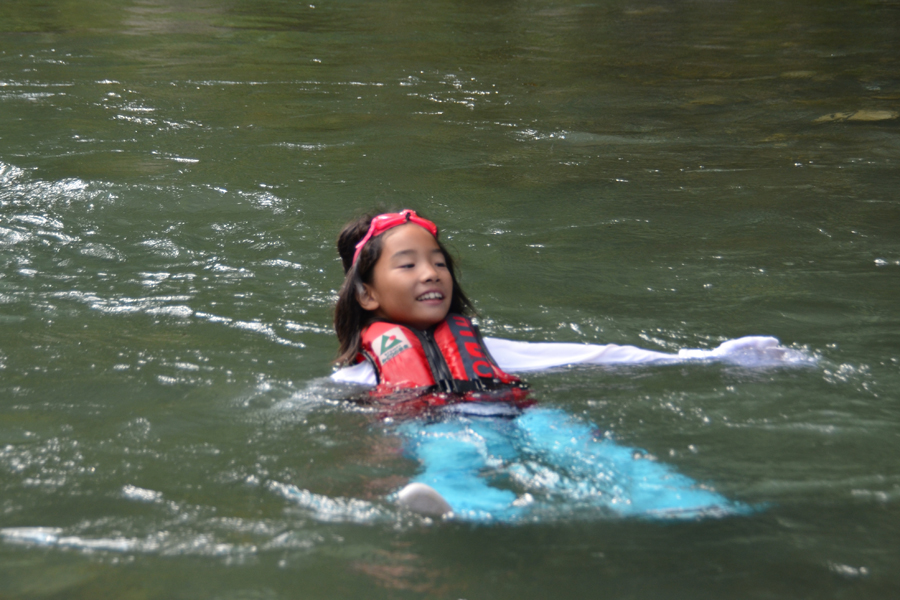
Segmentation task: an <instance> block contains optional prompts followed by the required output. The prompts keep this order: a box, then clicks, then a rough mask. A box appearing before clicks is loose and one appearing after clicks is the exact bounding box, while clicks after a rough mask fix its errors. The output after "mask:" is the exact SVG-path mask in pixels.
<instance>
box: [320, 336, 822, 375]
mask: <svg viewBox="0 0 900 600" xmlns="http://www.w3.org/2000/svg"><path fill="white" fill-rule="evenodd" d="M484 344H485V346H487V349H488V352H490V353H491V356H493V357H494V360H496V361H497V365H498V366H499V367H500V368H501V369H503V370H504V371H510V372H514V373H521V372H523V371H540V370H542V369H551V368H553V367H563V366H566V365H636V364H643V363H666V362H669V363H671V362H683V361H688V360H721V361H725V362H729V363H733V364H737V365H741V366H745V367H760V366H778V365H789V364H811V363H814V362H815V358H814V357H812V356H810V355H808V354H805V353H803V352H801V351H799V350H793V349H791V348H785V347H784V346H782V345H781V344H780V343H779V341H778V338H774V337H770V336H754V335H751V336H746V337H742V338H737V339H734V340H728V341H725V342H722V343H721V344H719V346H718V347H717V348H712V349H699V348H685V349H682V350H679V351H678V354H667V353H665V352H656V351H654V350H644V349H643V348H638V347H637V346H618V345H616V344H604V345H600V344H572V343H565V342H517V341H513V340H504V339H501V338H494V337H485V338H484ZM331 379H332V380H334V381H340V382H343V383H358V384H361V385H372V386H374V385H377V383H378V379H377V378H376V377H375V369H374V368H372V365H371V364H369V362H368V361H363V362H361V363H359V364H356V365H353V366H352V367H344V368H343V369H339V370H337V371H335V372H334V373H332V374H331Z"/></svg>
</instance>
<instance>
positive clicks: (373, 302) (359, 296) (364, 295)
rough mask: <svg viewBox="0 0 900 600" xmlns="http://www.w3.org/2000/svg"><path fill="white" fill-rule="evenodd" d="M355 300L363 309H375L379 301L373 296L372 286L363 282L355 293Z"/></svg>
mask: <svg viewBox="0 0 900 600" xmlns="http://www.w3.org/2000/svg"><path fill="white" fill-rule="evenodd" d="M356 301H357V302H359V305H360V306H362V308H363V310H368V311H370V312H371V311H376V310H378V307H379V306H380V303H379V302H378V300H377V299H376V298H375V290H373V289H372V286H370V285H368V284H366V283H364V284H363V288H362V289H361V290H359V291H357V293H356Z"/></svg>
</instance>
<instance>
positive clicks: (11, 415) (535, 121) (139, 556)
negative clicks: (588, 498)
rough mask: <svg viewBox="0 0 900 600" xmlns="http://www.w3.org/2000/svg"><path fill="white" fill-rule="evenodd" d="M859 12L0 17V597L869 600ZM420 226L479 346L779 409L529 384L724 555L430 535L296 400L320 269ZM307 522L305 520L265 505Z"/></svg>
mask: <svg viewBox="0 0 900 600" xmlns="http://www.w3.org/2000/svg"><path fill="white" fill-rule="evenodd" d="M898 21H900V12H898V9H897V6H896V5H895V4H894V3H891V2H887V1H885V2H877V1H870V2H840V1H836V0H830V1H825V2H799V3H796V2H795V3H792V4H791V5H789V6H786V5H784V4H783V3H775V2H768V1H765V2H756V3H735V2H713V1H696V2H660V3H653V2H644V1H636V2H615V1H613V2H601V3H574V2H568V1H565V0H562V1H554V2H550V1H545V0H533V1H525V2H496V3H472V2H441V1H434V2H426V3H421V2H404V1H400V0H397V1H394V0H392V1H387V2H378V3H368V2H351V1H328V2H317V1H315V0H313V3H312V4H310V3H295V2H285V1H276V0H269V1H265V2H248V1H242V0H231V1H227V2H205V1H202V0H189V1H182V2H170V1H167V0H133V1H128V2H111V1H108V0H82V1H80V2H67V1H60V2H54V3H45V2H37V1H24V2H14V3H4V4H3V6H2V7H0V331H2V337H0V486H2V487H0V489H2V493H0V535H2V538H3V542H2V544H0V595H3V596H5V597H10V598H53V597H65V598H95V597H98V596H110V597H119V598H132V597H133V598H173V597H175V598H180V597H185V598H188V597H189V598H267V599H268V598H295V597H304V598H306V597H313V598H318V597H321V598H334V597H359V596H363V595H364V596H366V597H378V598H380V597H384V598H396V597H424V596H427V597H439V598H469V599H473V598H493V597H500V598H507V597H509V598H512V597H515V598H542V597H546V596H547V595H550V594H553V595H554V596H560V595H561V596H565V597H579V596H588V595H591V596H595V595H597V594H598V593H601V592H602V593H603V594H604V595H608V596H610V597H622V598H632V597H633V598H647V597H666V598H670V597H677V596H688V595H689V596H691V597H694V598H721V597H736V598H762V597H765V598H799V597H816V598H823V597H825V598H844V597H854V598H857V597H858V598H883V597H890V595H891V592H892V591H895V590H896V589H897V587H898V584H900V581H898V577H897V574H896V568H895V565H896V563H897V561H898V558H900V556H898V552H897V549H896V540H897V538H898V533H900V512H898V500H900V472H898V468H897V461H896V458H895V457H896V456H897V455H898V453H900V444H898V437H897V430H898V429H897V428H898V424H900V407H898V393H897V390H898V389H900V373H898V369H900V336H898V331H900V329H898V325H900V312H898V309H897V300H896V298H897V297H898V293H900V202H898V200H897V197H896V189H898V184H900V177H898V170H897V163H898V160H900V132H898V124H900V120H898V118H897V113H898V111H900V105H898V100H900V81H898V78H897V73H900V64H898V62H900V61H898V55H897V52H896V49H897V42H898V33H897V32H898V31H900V22H898ZM373 206H383V207H401V206H411V207H414V208H417V209H419V210H420V211H422V212H423V213H425V214H427V215H428V216H429V217H431V218H433V219H435V220H436V221H437V222H438V224H439V225H440V226H441V228H442V235H443V236H444V239H446V240H448V241H449V245H450V247H451V248H453V250H454V252H456V254H457V256H458V259H459V263H460V267H461V271H462V283H463V285H464V286H465V289H466V291H467V293H468V294H469V295H470V296H471V297H472V298H474V299H475V300H476V304H477V306H478V309H479V311H480V314H481V322H482V328H483V329H484V331H485V332H486V333H488V334H490V335H495V336H500V337H508V338H513V339H521V340H551V341H583V342H590V343H620V344H634V345H638V346H641V347H645V348H651V349H656V350H664V351H671V352H675V351H677V349H679V348H684V347H692V348H710V347H715V346H716V345H717V344H718V343H719V342H720V341H722V340H724V339H727V338H733V337H738V336H741V335H748V334H764V335H774V336H777V337H779V338H780V339H781V340H782V342H783V343H784V344H786V345H788V346H790V347H793V348H795V349H798V350H802V351H804V352H807V353H810V354H813V355H816V356H818V357H819V362H818V363H817V365H816V366H815V367H811V368H799V369H797V368H781V369H748V368H740V367H735V366H728V365H722V364H686V365H668V366H662V365H660V366H648V367H639V368H638V367H630V368H617V369H601V368H593V369H587V368H582V369H569V370H565V369H564V370H559V371H555V372H550V373H542V374H537V375H532V376H531V377H529V381H530V383H531V384H532V386H533V388H534V389H535V395H536V397H538V398H539V399H540V401H541V402H542V403H544V404H546V405H548V406H552V407H555V408H560V409H563V410H565V411H568V412H569V413H571V414H574V415H577V416H579V417H580V418H583V419H585V420H588V421H591V422H593V423H596V424H597V425H598V426H599V427H600V428H602V429H603V430H604V431H605V432H608V433H609V435H611V436H614V438H615V439H616V440H618V441H620V442H621V443H623V444H627V445H630V446H635V447H640V448H643V449H645V450H646V451H647V452H648V453H650V454H652V455H653V456H656V457H657V458H658V459H659V460H661V461H665V462H666V463H667V464H669V465H672V466H673V467H674V468H676V469H677V470H679V471H680V472H682V473H684V474H686V475H688V476H690V477H692V478H694V479H696V480H699V481H702V482H704V483H705V484H706V485H709V486H710V487H712V488H714V489H715V490H716V491H718V492H719V493H721V494H724V495H725V496H727V497H728V498H731V499H733V500H735V501H737V502H742V503H746V504H752V505H764V506H767V507H768V508H767V509H766V510H763V511H760V512H758V513H755V514H753V515H751V516H747V517H740V518H726V519H707V520H701V521H691V522H678V523H659V522H653V521H646V520H639V519H611V518H602V517H600V516H598V518H596V519H588V520H584V519H569V518H566V517H564V516H560V518H558V519H552V518H548V519H547V520H546V521H545V522H542V523H537V524H527V525H520V526H513V527H509V526H500V527H490V526H471V525H467V524H459V523H449V524H428V523H424V522H422V521H421V520H419V519H416V518H413V517H411V516H409V515H406V514H403V513H401V512H398V511H396V510H395V509H394V508H393V507H392V505H391V504H390V503H388V502H387V501H385V499H384V498H385V496H386V495H387V494H389V493H390V492H391V491H393V490H395V489H396V488H397V487H398V486H399V485H402V483H403V481H405V480H406V478H408V477H410V476H412V475H413V474H414V473H415V472H416V465H415V464H414V463H412V462H410V461H409V460H408V459H406V458H404V456H403V454H402V452H401V450H400V447H399V441H398V439H397V438H396V437H395V436H393V435H391V432H390V430H389V429H388V428H386V427H384V426H383V425H381V424H379V422H378V421H377V419H375V418H374V416H373V415H371V414H369V413H366V412H365V411H359V410H354V409H351V408H348V406H347V405H346V404H345V403H342V402H340V400H339V399H340V398H341V397H342V395H343V393H344V390H341V389H340V388H337V387H335V386H334V385H330V384H328V383H327V382H326V381H324V380H323V379H322V378H323V377H324V376H326V375H327V374H328V373H329V372H330V369H331V360H332V359H333V357H334V355H335V351H336V347H337V344H336V341H335V338H334V336H333V334H332V331H331V327H330V320H331V306H332V303H333V301H334V298H335V291H336V289H337V288H338V286H339V285H340V281H341V270H340V264H339V262H338V260H337V257H336V253H335V251H334V249H333V248H334V238H335V236H336V233H337V231H338V230H339V228H340V227H341V225H342V224H343V223H344V222H346V221H347V220H348V219H349V218H350V217H352V216H353V215H354V214H356V213H357V212H358V211H360V210H365V209H369V208H371V207H373ZM284 486H293V487H294V488H296V489H298V490H304V491H305V492H307V493H308V496H307V502H305V503H298V502H296V501H294V500H292V499H291V498H289V497H287V496H285V495H284V494H283V493H281V491H282V490H284V489H285V487H284Z"/></svg>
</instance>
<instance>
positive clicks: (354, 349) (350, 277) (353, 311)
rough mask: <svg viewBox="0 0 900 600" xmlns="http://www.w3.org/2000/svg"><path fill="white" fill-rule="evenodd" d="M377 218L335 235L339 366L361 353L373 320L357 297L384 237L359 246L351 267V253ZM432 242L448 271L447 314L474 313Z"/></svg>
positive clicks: (354, 222) (448, 260) (361, 219)
mask: <svg viewBox="0 0 900 600" xmlns="http://www.w3.org/2000/svg"><path fill="white" fill-rule="evenodd" d="M378 214H380V213H375V214H366V215H363V216H361V217H359V218H357V219H354V220H352V221H350V222H349V223H347V224H346V225H344V228H343V229H342V230H341V233H340V235H338V240H337V249H338V254H340V255H341V261H342V262H343V263H344V274H345V277H344V284H343V285H342V286H341V291H340V292H339V293H338V301H337V305H336V306H335V307H334V330H335V332H336V333H337V337H338V342H340V345H341V347H340V349H339V350H338V358H337V360H336V361H335V362H337V363H338V364H341V365H344V364H350V363H352V362H353V361H354V359H355V358H356V355H357V354H358V353H359V351H360V349H361V343H362V342H361V338H362V330H363V329H364V328H365V327H366V325H368V324H369V323H371V322H372V321H374V320H375V314H374V313H373V312H371V311H368V310H365V309H363V307H362V306H360V304H359V300H358V296H359V295H360V294H363V293H365V287H364V285H363V284H371V283H372V275H373V272H374V270H375V263H377V262H378V259H379V258H380V257H381V249H382V247H383V244H382V238H383V237H384V236H383V235H379V236H378V237H374V238H372V239H371V240H369V242H368V243H367V244H366V245H365V246H363V249H362V252H360V253H359V259H358V260H357V261H356V264H355V265H354V264H353V253H354V252H356V244H358V243H359V241H360V240H361V239H363V237H365V235H366V232H368V231H369V224H370V223H371V222H372V219H373V218H374V217H376V216H377V215H378ZM423 218H424V217H423ZM436 241H437V245H438V248H440V249H441V252H443V253H444V262H445V263H446V264H447V270H449V271H450V277H451V278H452V279H453V293H452V295H451V297H450V312H452V313H460V314H471V313H474V312H475V309H474V308H473V306H472V303H471V301H469V299H468V298H467V297H466V294H465V293H464V292H463V291H462V288H460V287H459V283H457V281H456V272H455V271H454V267H453V258H452V257H451V256H450V253H449V252H447V249H446V248H445V247H444V245H443V244H442V243H441V241H440V240H436Z"/></svg>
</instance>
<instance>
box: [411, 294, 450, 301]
mask: <svg viewBox="0 0 900 600" xmlns="http://www.w3.org/2000/svg"><path fill="white" fill-rule="evenodd" d="M443 299H444V295H443V294H442V293H440V292H426V293H424V294H422V295H421V296H419V297H418V298H416V300H419V301H422V300H443Z"/></svg>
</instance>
